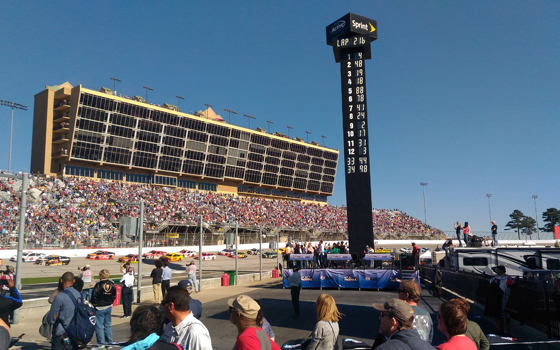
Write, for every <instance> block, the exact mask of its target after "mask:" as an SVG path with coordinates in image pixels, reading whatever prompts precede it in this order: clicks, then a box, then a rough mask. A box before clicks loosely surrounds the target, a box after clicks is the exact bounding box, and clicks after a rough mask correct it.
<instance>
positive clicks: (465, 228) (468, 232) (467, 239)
mask: <svg viewBox="0 0 560 350" xmlns="http://www.w3.org/2000/svg"><path fill="white" fill-rule="evenodd" d="M471 238H472V232H471V228H470V227H469V222H468V221H465V226H463V239H464V240H465V246H466V247H469V243H471Z"/></svg>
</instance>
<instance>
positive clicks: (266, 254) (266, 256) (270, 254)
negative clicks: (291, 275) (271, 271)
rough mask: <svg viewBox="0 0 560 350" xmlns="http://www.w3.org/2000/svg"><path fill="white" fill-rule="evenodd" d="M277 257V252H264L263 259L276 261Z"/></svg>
mask: <svg viewBox="0 0 560 350" xmlns="http://www.w3.org/2000/svg"><path fill="white" fill-rule="evenodd" d="M277 256H278V254H277V253H276V252H264V253H263V254H262V255H261V258H263V259H276V257H277Z"/></svg>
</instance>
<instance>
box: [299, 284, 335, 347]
mask: <svg viewBox="0 0 560 350" xmlns="http://www.w3.org/2000/svg"><path fill="white" fill-rule="evenodd" d="M316 309H317V321H318V322H317V323H316V324H315V328H314V329H313V332H311V335H310V339H311V341H310V342H309V346H308V347H307V349H308V350H333V349H334V350H337V349H338V333H339V328H338V321H339V320H340V316H341V314H340V312H338V308H337V307H336V302H335V301H334V298H333V297H332V296H330V295H328V294H321V295H319V297H318V298H317V303H316Z"/></svg>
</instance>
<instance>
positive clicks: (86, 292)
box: [78, 265, 95, 300]
mask: <svg viewBox="0 0 560 350" xmlns="http://www.w3.org/2000/svg"><path fill="white" fill-rule="evenodd" d="M78 277H80V278H81V279H82V281H84V288H83V289H82V297H83V298H84V300H91V293H92V291H93V287H95V281H94V280H93V273H92V272H91V266H90V265H86V266H84V268H83V269H81V270H80V275H79V276H78Z"/></svg>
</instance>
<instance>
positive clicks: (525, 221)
mask: <svg viewBox="0 0 560 350" xmlns="http://www.w3.org/2000/svg"><path fill="white" fill-rule="evenodd" d="M509 217H510V218H511V220H510V221H509V222H508V223H507V224H506V227H507V228H506V230H517V237H518V238H519V239H521V233H523V234H524V235H528V236H530V235H532V234H533V233H535V232H537V221H536V220H535V219H534V218H532V217H530V216H527V215H525V214H523V212H521V210H518V209H515V210H514V211H513V213H511V214H509ZM542 219H543V223H544V226H543V227H539V228H538V229H539V230H541V231H544V232H553V231H554V226H556V225H560V210H558V209H556V208H548V209H547V210H546V211H544V212H543V213H542Z"/></svg>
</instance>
